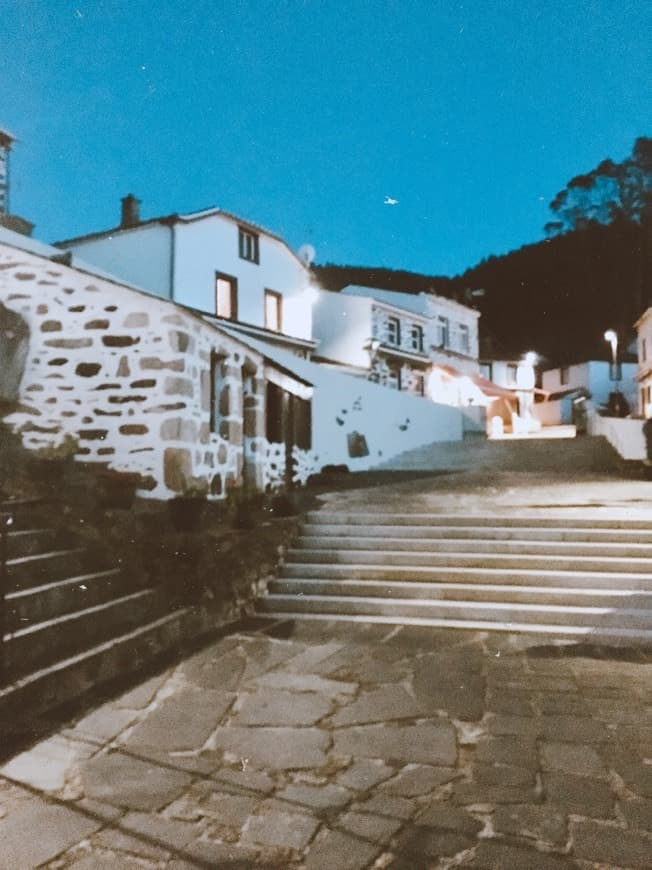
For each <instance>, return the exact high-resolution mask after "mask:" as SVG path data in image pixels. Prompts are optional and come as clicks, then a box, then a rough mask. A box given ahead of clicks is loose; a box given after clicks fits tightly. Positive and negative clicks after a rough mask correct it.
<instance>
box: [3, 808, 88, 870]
mask: <svg viewBox="0 0 652 870" xmlns="http://www.w3.org/2000/svg"><path fill="white" fill-rule="evenodd" d="M102 824H103V823H102V822H101V821H98V820H96V819H90V818H88V817H87V816H86V815H84V814H82V813H80V812H76V811H75V810H74V809H72V808H69V807H66V806H62V805H61V804H50V803H46V802H45V801H43V800H40V799H37V798H34V799H33V800H28V801H21V802H20V803H19V804H18V805H16V806H15V807H13V808H12V810H11V811H10V812H9V813H8V814H7V815H6V816H5V817H4V818H2V819H0V844H1V846H0V849H1V851H0V861H1V862H2V864H0V866H2V867H4V868H6V870H17V868H25V870H27V868H30V867H37V866H39V865H41V864H43V863H45V862H46V861H51V860H53V859H54V858H56V856H57V855H59V854H60V853H61V852H63V851H65V850H66V849H69V848H71V846H74V845H75V844H76V843H78V842H80V841H81V840H84V839H85V838H86V837H89V836H90V835H91V834H93V833H94V832H95V831H97V830H98V829H99V828H100V827H101V826H102Z"/></svg>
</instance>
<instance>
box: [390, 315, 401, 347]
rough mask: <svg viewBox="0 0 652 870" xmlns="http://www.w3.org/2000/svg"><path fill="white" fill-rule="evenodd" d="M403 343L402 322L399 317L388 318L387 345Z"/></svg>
mask: <svg viewBox="0 0 652 870" xmlns="http://www.w3.org/2000/svg"><path fill="white" fill-rule="evenodd" d="M400 343H401V321H400V320H399V319H398V317H388V318H387V344H396V345H400Z"/></svg>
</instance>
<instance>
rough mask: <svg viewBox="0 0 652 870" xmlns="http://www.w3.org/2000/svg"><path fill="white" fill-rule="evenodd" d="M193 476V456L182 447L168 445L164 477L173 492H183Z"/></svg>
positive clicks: (165, 452) (164, 460)
mask: <svg viewBox="0 0 652 870" xmlns="http://www.w3.org/2000/svg"><path fill="white" fill-rule="evenodd" d="M191 477H192V456H191V455H190V451H189V450H185V449H183V448H181V447H166V448H165V451H164V453H163V479H164V481H165V485H166V486H167V487H168V488H169V489H171V490H172V491H173V492H183V490H184V489H185V487H186V483H187V481H188V480H190V478H191Z"/></svg>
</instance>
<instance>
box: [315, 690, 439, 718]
mask: <svg viewBox="0 0 652 870" xmlns="http://www.w3.org/2000/svg"><path fill="white" fill-rule="evenodd" d="M425 712H426V711H424V708H423V707H422V706H421V705H420V704H419V703H418V702H417V701H415V699H414V698H413V697H412V695H410V693H409V692H407V691H406V690H405V689H404V688H403V686H383V688H381V689H376V690H375V691H372V692H364V693H362V694H361V695H360V696H359V697H358V698H356V699H355V701H352V702H351V703H350V704H348V705H347V706H346V707H343V708H342V709H341V710H340V711H339V712H338V713H336V714H335V716H333V717H332V719H331V722H332V724H333V725H334V726H335V727H340V726H342V725H365V724H368V723H370V722H388V721H391V720H394V719H414V718H417V717H418V716H423V715H425Z"/></svg>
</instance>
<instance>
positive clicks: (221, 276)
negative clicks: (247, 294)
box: [215, 271, 238, 320]
mask: <svg viewBox="0 0 652 870" xmlns="http://www.w3.org/2000/svg"><path fill="white" fill-rule="evenodd" d="M218 281H226V282H227V283H228V284H230V287H231V296H230V300H229V308H230V314H229V315H226V314H220V297H219V286H218ZM215 314H216V316H217V317H222V318H223V319H224V320H237V319H238V279H237V278H236V277H235V276H234V275H227V274H226V272H217V271H216V272H215Z"/></svg>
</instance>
